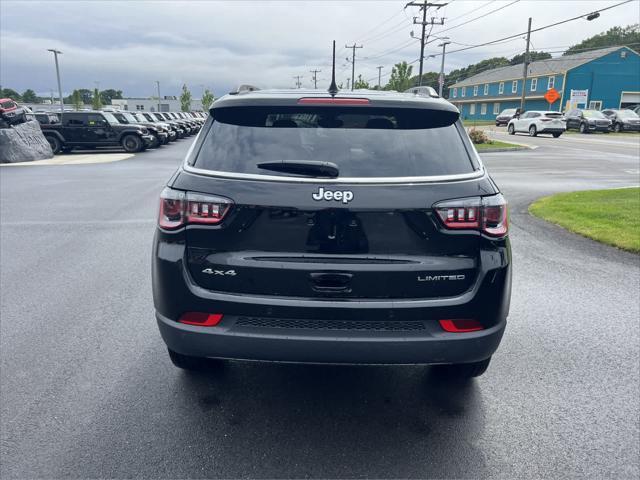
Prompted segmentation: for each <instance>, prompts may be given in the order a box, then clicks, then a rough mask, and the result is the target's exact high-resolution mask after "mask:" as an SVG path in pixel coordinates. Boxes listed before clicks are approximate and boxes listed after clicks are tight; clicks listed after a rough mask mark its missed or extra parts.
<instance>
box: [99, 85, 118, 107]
mask: <svg viewBox="0 0 640 480" xmlns="http://www.w3.org/2000/svg"><path fill="white" fill-rule="evenodd" d="M114 98H122V90H114V89H113V88H108V89H107V90H102V91H101V92H100V100H102V104H103V105H111V100H113V99H114Z"/></svg>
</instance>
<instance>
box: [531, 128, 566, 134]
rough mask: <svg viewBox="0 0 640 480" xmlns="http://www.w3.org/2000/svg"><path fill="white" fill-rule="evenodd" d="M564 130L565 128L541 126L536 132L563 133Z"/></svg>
mask: <svg viewBox="0 0 640 480" xmlns="http://www.w3.org/2000/svg"><path fill="white" fill-rule="evenodd" d="M566 130H567V129H566V128H556V127H550V128H543V129H541V130H539V131H538V133H564V132H565V131H566Z"/></svg>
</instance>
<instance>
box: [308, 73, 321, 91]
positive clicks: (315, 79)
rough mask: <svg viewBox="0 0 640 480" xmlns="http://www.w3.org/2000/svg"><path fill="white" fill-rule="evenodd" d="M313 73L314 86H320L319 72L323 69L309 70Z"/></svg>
mask: <svg viewBox="0 0 640 480" xmlns="http://www.w3.org/2000/svg"><path fill="white" fill-rule="evenodd" d="M309 71H310V72H311V73H313V88H315V89H317V88H318V74H319V73H320V72H321V71H322V70H309Z"/></svg>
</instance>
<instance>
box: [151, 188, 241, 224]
mask: <svg viewBox="0 0 640 480" xmlns="http://www.w3.org/2000/svg"><path fill="white" fill-rule="evenodd" d="M232 204H233V202H232V201H231V200H229V199H228V198H224V197H217V196H214V195H204V194H201V193H193V192H183V191H181V190H173V189H172V188H169V187H167V188H165V189H164V190H163V191H162V193H161V194H160V210H159V212H158V226H159V227H160V228H163V229H165V230H175V229H177V228H181V227H183V226H185V225H187V224H201V225H202V224H204V225H217V224H219V223H220V222H222V219H223V218H224V217H225V216H226V214H227V213H228V212H229V210H230V208H231V205H232Z"/></svg>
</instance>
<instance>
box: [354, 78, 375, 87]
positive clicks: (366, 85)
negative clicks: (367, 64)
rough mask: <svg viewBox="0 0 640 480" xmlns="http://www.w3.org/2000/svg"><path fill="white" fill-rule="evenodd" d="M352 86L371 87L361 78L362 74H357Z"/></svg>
mask: <svg viewBox="0 0 640 480" xmlns="http://www.w3.org/2000/svg"><path fill="white" fill-rule="evenodd" d="M353 88H356V89H357V88H371V86H370V85H369V82H367V81H366V80H363V79H362V75H358V79H357V80H356V81H355V84H354V86H353Z"/></svg>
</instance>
